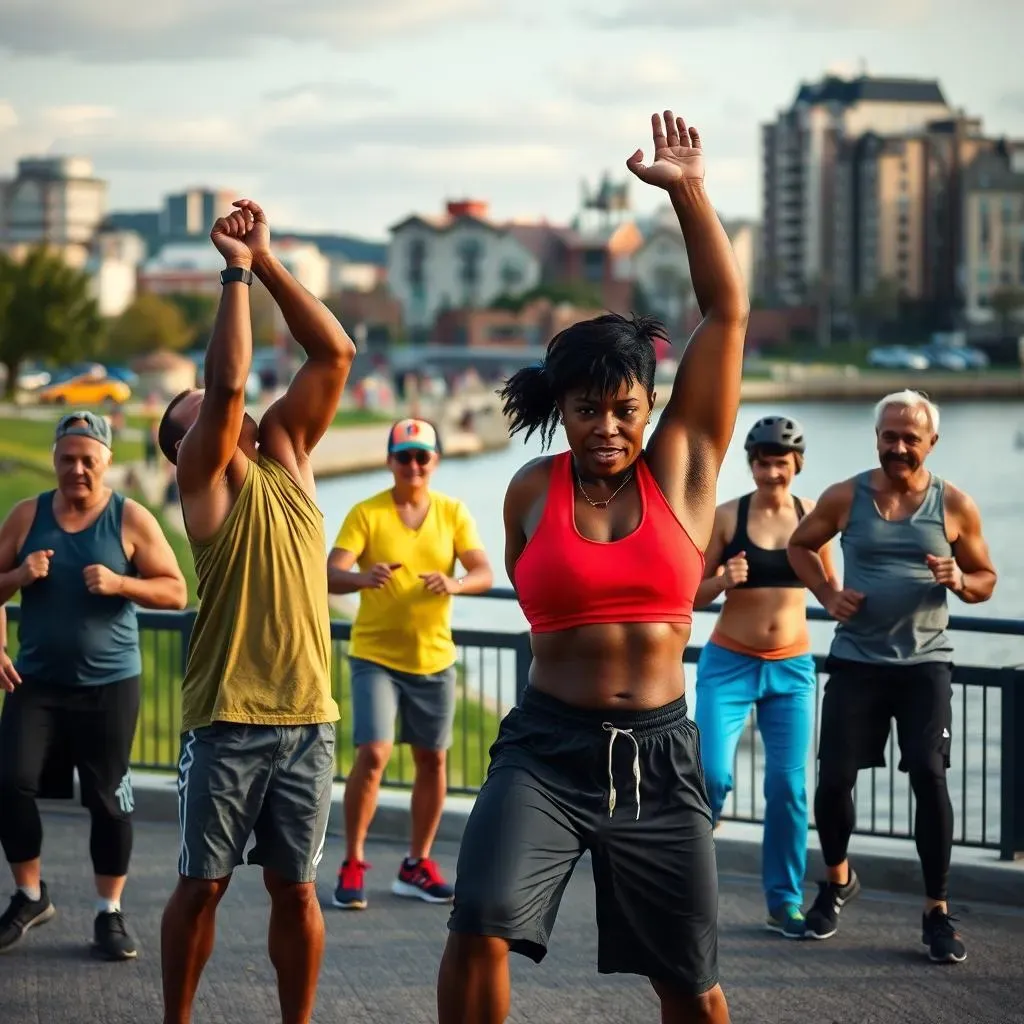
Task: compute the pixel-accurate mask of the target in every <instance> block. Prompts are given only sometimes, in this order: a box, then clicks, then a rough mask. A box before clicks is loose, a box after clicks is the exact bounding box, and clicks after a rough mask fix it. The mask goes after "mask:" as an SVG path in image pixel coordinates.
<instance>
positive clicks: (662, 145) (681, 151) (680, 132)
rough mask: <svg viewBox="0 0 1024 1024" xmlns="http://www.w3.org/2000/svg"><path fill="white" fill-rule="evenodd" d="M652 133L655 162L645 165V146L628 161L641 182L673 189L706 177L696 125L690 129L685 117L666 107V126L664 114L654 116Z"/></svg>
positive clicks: (652, 118)
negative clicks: (662, 115)
mask: <svg viewBox="0 0 1024 1024" xmlns="http://www.w3.org/2000/svg"><path fill="white" fill-rule="evenodd" d="M651 132H652V134H653V136H654V162H653V163H652V164H651V165H650V166H649V167H647V166H645V165H644V162H643V161H644V153H643V150H642V149H638V150H637V151H636V152H635V153H634V154H633V155H632V156H631V157H630V158H629V159H628V160H627V161H626V166H627V167H628V168H629V169H630V170H631V171H632V172H633V173H634V174H635V175H636V176H637V177H638V178H639V179H640V180H641V181H643V182H646V183H647V184H648V185H654V186H656V187H657V188H672V187H673V186H674V185H678V184H680V183H681V182H684V181H694V182H701V181H703V180H704V151H703V149H702V148H701V141H700V134H699V133H698V131H697V129H696V128H688V127H687V125H686V122H685V121H684V120H683V119H682V118H681V117H676V116H675V115H674V114H673V113H672V111H671V110H666V111H665V121H664V126H663V125H662V119H661V114H652V115H651Z"/></svg>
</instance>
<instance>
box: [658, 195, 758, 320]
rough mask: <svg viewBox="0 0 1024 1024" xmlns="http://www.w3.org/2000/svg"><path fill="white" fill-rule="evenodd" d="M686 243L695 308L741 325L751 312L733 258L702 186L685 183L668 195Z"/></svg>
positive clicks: (719, 222) (720, 225)
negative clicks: (697, 307)
mask: <svg viewBox="0 0 1024 1024" xmlns="http://www.w3.org/2000/svg"><path fill="white" fill-rule="evenodd" d="M669 196H670V198H671V200H672V207H673V209H674V210H675V211H676V216H677V217H678V218H679V227H680V228H681V229H682V232H683V239H684V241H685V242H686V256H687V259H688V261H689V264H690V281H691V282H692V284H693V291H694V295H695V296H696V298H697V305H698V306H699V307H700V312H701V315H702V316H708V315H713V316H716V317H718V318H720V319H722V320H730V321H742V320H745V319H746V318H747V316H748V314H749V312H750V300H749V298H748V296H747V291H746V288H745V286H744V284H743V275H742V274H741V273H740V268H739V264H738V263H737V261H736V254H735V253H734V252H733V248H732V243H731V242H730V241H729V236H728V235H727V234H726V232H725V228H724V227H722V222H721V221H720V220H719V219H718V214H717V213H716V212H715V208H714V206H713V205H712V203H711V199H710V198H709V197H708V194H707V192H705V190H704V186H703V185H702V184H697V183H695V182H686V183H683V184H680V185H678V186H677V187H676V188H673V189H671V190H670V192H669Z"/></svg>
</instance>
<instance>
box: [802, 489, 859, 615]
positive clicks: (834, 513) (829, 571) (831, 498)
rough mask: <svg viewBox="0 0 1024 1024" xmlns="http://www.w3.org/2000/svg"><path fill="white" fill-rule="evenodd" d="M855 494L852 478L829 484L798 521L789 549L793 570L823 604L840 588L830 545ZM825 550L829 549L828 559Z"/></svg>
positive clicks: (843, 520)
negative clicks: (823, 552)
mask: <svg viewBox="0 0 1024 1024" xmlns="http://www.w3.org/2000/svg"><path fill="white" fill-rule="evenodd" d="M852 497H853V492H852V489H851V486H850V483H849V481H844V482H843V483H841V484H833V486H831V487H829V488H828V489H827V490H826V491H825V493H824V494H822V496H821V497H820V498H819V499H818V502H817V504H816V505H815V506H814V508H812V509H811V510H810V511H809V512H808V513H807V515H805V516H804V517H803V519H801V520H800V522H799V523H798V524H797V528H796V529H795V530H794V531H793V536H792V537H790V538H789V545H788V546H787V548H786V554H787V555H788V557H789V564H790V565H791V566H792V567H793V571H794V572H795V573H796V574H797V576H799V577H800V581H801V582H802V583H803V585H804V586H805V587H806V588H807V589H808V590H809V591H810V592H811V593H812V594H813V595H814V596H815V597H816V598H817V600H818V602H819V603H820V604H821V605H824V604H825V598H826V597H827V595H828V594H830V593H833V592H834V591H836V590H838V589H840V588H839V583H838V580H836V578H835V567H834V566H833V564H832V557H831V552H830V551H827V546H828V545H829V542H830V541H831V540H832V538H833V537H835V536H836V534H837V533H839V532H840V530H841V529H842V528H843V524H844V523H845V521H846V517H847V515H848V512H849V508H850V501H851V499H852ZM823 549H826V550H825V557H824V558H823V557H822V551H823ZM825 559H827V560H828V563H827V564H826V561H825Z"/></svg>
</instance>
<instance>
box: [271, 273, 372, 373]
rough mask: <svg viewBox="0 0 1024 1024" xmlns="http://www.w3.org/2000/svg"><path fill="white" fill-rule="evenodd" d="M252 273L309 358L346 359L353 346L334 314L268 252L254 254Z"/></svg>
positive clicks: (329, 360)
mask: <svg viewBox="0 0 1024 1024" xmlns="http://www.w3.org/2000/svg"><path fill="white" fill-rule="evenodd" d="M253 272H254V273H255V274H256V276H257V277H258V278H259V279H260V280H261V281H262V282H263V284H264V286H265V287H266V289H267V291H268V292H270V295H271V298H273V300H274V302H275V303H277V306H278V308H279V309H280V310H281V315H282V316H283V317H284V322H285V323H286V324H287V325H288V330H289V331H290V332H291V336H292V337H293V338H294V339H295V340H296V341H297V342H298V343H299V345H301V346H302V348H303V349H304V350H305V353H306V355H307V356H309V358H310V359H315V360H320V361H323V362H346V361H348V362H350V361H351V360H352V358H353V356H355V351H356V347H355V345H353V344H352V340H351V339H350V338H349V336H348V335H347V334H346V333H345V329H344V328H343V327H342V326H341V324H340V323H338V320H337V318H336V317H335V316H334V314H333V313H332V312H331V311H330V310H329V309H328V308H327V307H326V306H325V305H324V304H323V303H322V302H321V301H320V300H319V299H318V298H316V297H315V296H313V295H311V294H310V293H309V292H308V291H307V290H306V289H305V288H303V287H302V285H301V284H299V282H298V281H296V280H295V278H294V277H293V276H292V275H291V274H290V273H289V272H288V271H287V270H286V269H285V267H284V266H283V265H282V264H281V261H280V260H278V259H276V258H275V257H274V256H272V255H270V254H269V253H268V254H266V255H262V256H258V257H257V258H256V260H255V261H254V263H253Z"/></svg>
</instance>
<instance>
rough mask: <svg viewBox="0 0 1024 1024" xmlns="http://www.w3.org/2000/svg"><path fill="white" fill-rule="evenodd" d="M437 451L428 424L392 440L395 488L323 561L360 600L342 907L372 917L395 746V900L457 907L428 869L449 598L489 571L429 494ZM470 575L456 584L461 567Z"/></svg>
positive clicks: (447, 501) (405, 424)
mask: <svg viewBox="0 0 1024 1024" xmlns="http://www.w3.org/2000/svg"><path fill="white" fill-rule="evenodd" d="M440 457H441V447H440V443H439V441H438V436H437V431H436V430H435V429H434V427H433V426H432V425H431V424H430V423H428V422H426V421H425V420H419V419H406V420H401V421H400V422H398V423H396V424H395V425H394V426H393V427H392V428H391V431H390V433H389V435H388V468H389V469H390V470H391V472H392V474H393V475H394V486H392V487H390V488H388V490H386V491H382V492H381V493H380V494H376V495H374V496H373V497H372V498H367V499H366V500H365V501H361V502H360V503H359V504H358V505H356V506H355V507H353V508H352V510H351V511H350V512H349V514H348V515H347V516H346V517H345V521H344V523H342V526H341V530H340V531H339V532H338V537H337V540H335V542H334V548H333V550H332V551H331V554H330V557H329V559H328V562H327V572H328V587H329V589H330V592H331V593H332V594H352V593H355V592H356V591H358V592H359V595H360V596H359V611H358V612H357V613H356V619H355V622H354V623H353V626H352V641H351V644H350V647H349V660H350V668H351V679H352V715H353V738H354V740H355V744H356V747H357V751H356V760H355V764H353V766H352V771H351V772H350V773H349V777H348V782H347V783H346V785H345V843H346V851H345V859H344V861H342V864H341V867H340V868H339V871H338V885H337V888H336V889H335V893H334V905H335V906H336V907H341V908H343V909H346V910H362V909H364V908H365V907H366V894H365V886H364V881H365V875H366V869H367V867H368V865H367V864H366V862H365V860H364V857H363V847H364V844H365V842H366V834H367V832H368V831H369V828H370V822H371V820H372V819H373V814H374V811H375V810H376V806H377V793H378V790H379V788H380V780H381V775H382V774H383V772H384V768H385V766H386V765H387V763H388V759H389V758H390V756H391V748H392V746H393V745H394V742H395V717H396V715H397V717H398V719H399V723H400V731H399V736H398V742H399V743H409V744H410V745H411V746H412V748H413V758H414V761H415V765H416V774H415V779H414V782H413V797H412V828H411V832H412V834H411V837H410V848H409V856H408V857H406V858H405V860H404V861H403V862H402V866H401V868H400V869H399V872H398V877H397V878H396V879H395V881H394V883H393V884H392V887H391V888H392V892H394V893H395V894H396V895H398V896H412V897H416V898H419V899H423V900H426V901H427V902H428V903H450V902H451V899H452V887H451V886H450V885H448V883H447V882H445V880H444V878H443V877H442V875H441V872H440V870H439V869H438V866H437V864H436V863H434V861H432V860H431V859H430V847H431V845H432V843H433V841H434V836H435V834H436V832H437V826H438V823H439V822H440V820H441V810H442V808H443V806H444V798H445V793H446V779H445V758H446V754H447V750H448V747H449V746H450V744H451V735H452V722H453V720H454V718H455V644H454V642H453V641H452V631H451V596H452V595H453V594H481V593H483V592H484V591H486V590H489V589H490V587H491V583H492V573H491V566H490V563H489V562H488V560H487V554H486V553H485V552H484V550H483V543H482V542H481V540H480V535H479V533H478V532H477V528H476V524H475V523H474V522H473V517H472V516H471V515H470V513H469V510H468V509H467V508H466V506H465V505H464V504H463V503H462V502H461V501H459V500H458V499H457V498H450V497H448V496H447V495H444V494H438V493H437V492H436V491H431V490H430V479H431V477H432V476H433V474H434V470H435V469H437V465H438V462H439V460H440ZM456 561H458V562H459V563H461V565H462V567H463V568H464V569H465V570H466V572H465V575H463V576H461V577H458V578H456V576H455V563H456Z"/></svg>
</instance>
